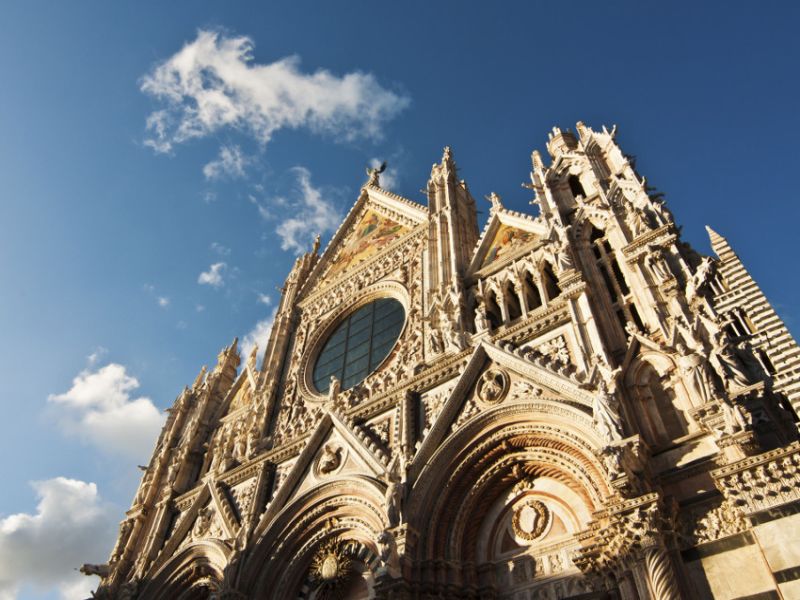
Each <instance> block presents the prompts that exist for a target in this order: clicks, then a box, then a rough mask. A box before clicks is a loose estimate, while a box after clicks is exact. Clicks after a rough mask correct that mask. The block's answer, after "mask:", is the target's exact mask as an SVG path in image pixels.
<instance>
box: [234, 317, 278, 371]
mask: <svg viewBox="0 0 800 600" xmlns="http://www.w3.org/2000/svg"><path fill="white" fill-rule="evenodd" d="M277 311H278V307H277V306H276V307H275V308H273V309H272V313H270V315H269V316H268V317H267V318H266V319H262V320H260V321H258V322H257V323H256V324H255V325H254V326H253V328H252V329H251V330H250V331H249V332H248V333H247V335H245V336H244V337H243V338H242V342H241V344H240V346H239V347H240V348H241V349H242V351H241V352H242V358H243V359H244V360H247V358H248V357H249V356H250V353H251V352H252V351H253V347H254V346H255V345H256V344H258V354H259V357H263V356H264V348H266V347H267V342H268V341H269V334H270V331H272V323H273V321H274V320H275V313H276V312H277Z"/></svg>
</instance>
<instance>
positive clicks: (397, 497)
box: [384, 477, 404, 527]
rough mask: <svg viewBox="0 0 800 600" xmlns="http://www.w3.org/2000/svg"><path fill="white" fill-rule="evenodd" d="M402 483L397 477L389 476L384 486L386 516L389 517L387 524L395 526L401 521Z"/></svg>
mask: <svg viewBox="0 0 800 600" xmlns="http://www.w3.org/2000/svg"><path fill="white" fill-rule="evenodd" d="M403 488H404V484H403V482H402V481H400V480H399V479H398V478H395V477H391V478H390V479H389V485H387V486H386V494H385V496H384V498H385V500H386V516H387V517H388V518H389V526H390V527H397V526H398V525H400V524H401V523H402V522H403V494H404V489H403Z"/></svg>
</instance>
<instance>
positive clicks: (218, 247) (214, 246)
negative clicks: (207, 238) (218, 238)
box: [211, 242, 231, 256]
mask: <svg viewBox="0 0 800 600" xmlns="http://www.w3.org/2000/svg"><path fill="white" fill-rule="evenodd" d="M211 251H212V252H216V253H217V254H219V255H220V256H230V254H231V249H230V248H228V247H227V246H224V245H222V244H220V243H219V242H211Z"/></svg>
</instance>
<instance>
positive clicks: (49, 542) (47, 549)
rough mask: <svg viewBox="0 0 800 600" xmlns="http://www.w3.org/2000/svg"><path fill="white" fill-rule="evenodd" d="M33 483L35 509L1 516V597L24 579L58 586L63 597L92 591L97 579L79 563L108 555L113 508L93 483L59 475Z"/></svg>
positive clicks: (8, 596) (42, 586)
mask: <svg viewBox="0 0 800 600" xmlns="http://www.w3.org/2000/svg"><path fill="white" fill-rule="evenodd" d="M31 485H32V486H33V488H34V489H35V490H36V495H37V496H38V498H39V504H38V506H37V507H36V513H35V514H29V513H18V514H15V515H10V516H8V517H5V518H3V519H0V598H2V599H3V600H13V598H14V597H15V596H16V592H17V590H18V588H20V587H21V586H23V585H31V586H33V587H34V588H36V589H37V591H45V590H52V589H54V588H57V589H59V591H60V593H61V597H62V598H64V599H65V600H75V599H76V598H87V597H89V595H90V590H92V589H93V588H96V587H97V584H98V582H99V580H98V579H97V578H94V577H86V576H85V575H82V574H80V573H79V572H77V571H76V570H75V569H77V568H78V567H80V565H81V564H83V563H85V562H89V563H102V562H105V560H107V558H108V555H109V553H110V552H111V546H112V545H113V543H114V536H115V534H116V524H115V521H116V519H115V517H114V512H115V511H114V510H112V509H111V507H109V506H108V505H106V504H105V503H104V502H103V501H102V500H101V498H100V496H99V494H98V493H97V486H96V485H95V484H94V483H86V482H84V481H78V480H75V479H66V478H64V477H56V478H54V479H48V480H46V481H36V482H33V483H32V484H31Z"/></svg>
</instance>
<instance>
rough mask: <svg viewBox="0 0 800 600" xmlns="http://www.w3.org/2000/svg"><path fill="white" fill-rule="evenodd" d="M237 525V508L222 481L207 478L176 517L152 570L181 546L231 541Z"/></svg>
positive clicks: (236, 530)
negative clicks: (173, 526) (202, 542)
mask: <svg viewBox="0 0 800 600" xmlns="http://www.w3.org/2000/svg"><path fill="white" fill-rule="evenodd" d="M240 527H241V523H240V522H239V519H238V517H237V516H236V511H235V510H234V507H233V506H232V505H231V502H230V500H229V499H228V497H227V495H226V493H225V490H224V489H223V486H222V484H221V483H220V482H218V481H207V482H206V483H205V485H203V487H202V488H201V489H200V491H199V492H198V493H196V494H195V496H194V499H193V500H192V503H191V504H190V505H189V507H188V508H187V509H186V510H185V511H184V512H183V513H182V514H181V515H180V516H179V517H178V522H177V524H176V525H175V530H174V531H173V532H172V535H170V537H169V539H168V540H167V543H166V544H165V545H164V548H163V550H162V551H161V553H160V555H159V558H158V559H157V560H156V561H155V562H154V563H153V567H152V569H151V570H152V571H153V572H155V571H156V570H157V569H158V568H159V566H160V565H161V563H162V562H164V561H166V560H167V559H169V558H170V557H171V556H173V554H174V553H175V551H176V550H177V549H178V548H180V547H183V546H188V545H190V544H194V543H196V542H200V541H203V540H209V539H215V540H219V541H223V542H224V541H228V540H232V539H233V538H235V537H236V535H237V534H238V532H239V529H240Z"/></svg>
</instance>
